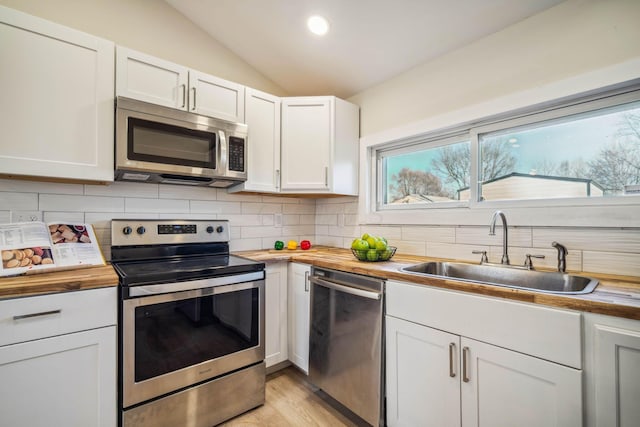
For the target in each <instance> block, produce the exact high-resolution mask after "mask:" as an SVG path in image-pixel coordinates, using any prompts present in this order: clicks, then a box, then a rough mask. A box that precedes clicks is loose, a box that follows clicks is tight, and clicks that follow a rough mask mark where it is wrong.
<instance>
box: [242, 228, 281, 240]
mask: <svg viewBox="0 0 640 427" xmlns="http://www.w3.org/2000/svg"><path fill="white" fill-rule="evenodd" d="M282 228H284V227H281V228H276V227H264V226H257V227H251V226H244V227H241V231H240V235H241V238H243V239H252V238H256V237H277V236H281V235H282V234H284V231H283V230H282Z"/></svg>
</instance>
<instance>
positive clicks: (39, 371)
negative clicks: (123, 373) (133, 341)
mask: <svg viewBox="0 0 640 427" xmlns="http://www.w3.org/2000/svg"><path fill="white" fill-rule="evenodd" d="M0 378H2V381H0V414H1V415H0V419H1V420H2V425H6V426H29V427H39V426H42V427H45V426H46V427H49V426H67V427H115V425H116V413H117V408H116V378H117V376H116V327H115V326H110V327H106V328H99V329H93V330H90V331H85V332H76V333H73V334H68V335H60V336H57V337H53V338H44V339H40V340H35V341H29V342H26V343H21V344H13V345H8V346H4V347H0Z"/></svg>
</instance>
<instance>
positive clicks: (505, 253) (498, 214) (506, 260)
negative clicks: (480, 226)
mask: <svg viewBox="0 0 640 427" xmlns="http://www.w3.org/2000/svg"><path fill="white" fill-rule="evenodd" d="M498 217H500V219H501V220H502V233H503V234H502V260H501V261H500V263H501V264H506V265H509V254H508V249H507V248H508V246H509V239H508V237H507V234H508V233H507V217H506V216H504V213H502V211H495V212H494V213H493V216H492V217H491V223H489V236H495V235H496V220H497V219H498Z"/></svg>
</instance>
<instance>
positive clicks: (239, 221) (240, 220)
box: [224, 214, 264, 227]
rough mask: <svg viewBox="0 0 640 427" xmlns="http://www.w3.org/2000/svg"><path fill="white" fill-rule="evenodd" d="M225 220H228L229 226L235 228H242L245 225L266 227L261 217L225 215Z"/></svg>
mask: <svg viewBox="0 0 640 427" xmlns="http://www.w3.org/2000/svg"><path fill="white" fill-rule="evenodd" d="M224 219H228V220H229V224H231V225H232V226H234V227H241V226H245V225H264V224H263V219H262V216H261V215H238V214H230V215H225V217H224Z"/></svg>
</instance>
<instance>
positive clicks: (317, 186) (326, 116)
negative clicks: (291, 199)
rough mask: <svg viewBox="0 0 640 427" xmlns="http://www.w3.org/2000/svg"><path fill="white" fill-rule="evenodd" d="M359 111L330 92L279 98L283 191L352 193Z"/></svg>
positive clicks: (355, 180) (355, 188)
mask: <svg viewBox="0 0 640 427" xmlns="http://www.w3.org/2000/svg"><path fill="white" fill-rule="evenodd" d="M358 111H359V110H358V107H357V106H356V105H353V104H350V103H348V102H346V101H343V100H341V99H339V98H335V97H332V96H313V97H295V98H282V142H281V144H282V161H281V191H282V192H284V193H318V194H322V193H327V194H344V195H357V193H358V137H359V125H358V123H359V116H358V114H359V113H358Z"/></svg>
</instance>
